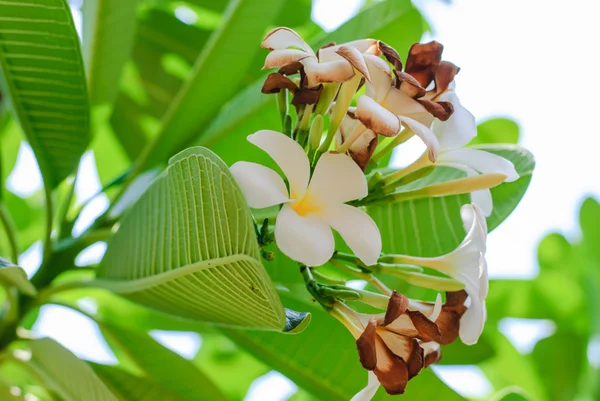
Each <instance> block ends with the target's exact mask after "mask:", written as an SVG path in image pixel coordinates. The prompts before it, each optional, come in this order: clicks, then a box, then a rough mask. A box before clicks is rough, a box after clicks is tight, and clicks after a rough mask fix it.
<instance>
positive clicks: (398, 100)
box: [382, 88, 433, 127]
mask: <svg viewBox="0 0 600 401" xmlns="http://www.w3.org/2000/svg"><path fill="white" fill-rule="evenodd" d="M382 105H383V107H385V108H386V109H388V110H389V111H391V112H392V113H394V114H398V115H401V116H407V117H410V118H412V119H413V120H417V121H419V122H420V123H421V124H424V125H426V126H428V127H429V126H430V125H431V122H432V121H433V116H432V115H431V114H430V113H429V112H428V111H427V109H426V108H425V107H423V105H421V103H419V102H417V101H416V100H415V99H413V98H412V97H410V96H408V95H407V94H406V93H404V92H403V91H401V90H400V89H396V88H391V89H390V91H389V93H388V95H387V97H386V99H385V101H384V102H383V103H382Z"/></svg>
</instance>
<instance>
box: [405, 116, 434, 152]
mask: <svg viewBox="0 0 600 401" xmlns="http://www.w3.org/2000/svg"><path fill="white" fill-rule="evenodd" d="M398 118H399V119H400V121H402V123H403V124H404V125H405V126H406V127H407V128H408V129H410V130H411V131H412V132H414V133H415V135H416V136H418V137H419V138H421V140H422V141H423V143H425V146H427V148H428V149H429V160H431V161H435V160H436V159H437V157H438V154H439V148H440V145H439V143H438V140H437V138H436V136H435V135H434V133H433V132H432V131H431V130H430V129H429V128H427V126H425V125H423V124H421V123H420V122H418V121H416V120H413V119H412V118H408V117H404V116H398Z"/></svg>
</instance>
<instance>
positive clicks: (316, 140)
mask: <svg viewBox="0 0 600 401" xmlns="http://www.w3.org/2000/svg"><path fill="white" fill-rule="evenodd" d="M323 125H324V123H323V116H322V115H320V114H317V116H316V117H315V119H314V120H313V122H312V124H311V126H310V134H309V135H308V144H309V146H310V149H315V150H316V149H318V148H319V145H320V144H321V138H322V137H323Z"/></svg>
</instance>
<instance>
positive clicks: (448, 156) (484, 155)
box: [439, 149, 519, 182]
mask: <svg viewBox="0 0 600 401" xmlns="http://www.w3.org/2000/svg"><path fill="white" fill-rule="evenodd" d="M439 159H440V161H441V162H442V163H455V164H462V165H465V166H468V167H470V168H472V169H474V170H477V171H479V172H480V173H483V174H504V175H506V179H505V181H506V182H512V181H515V180H518V179H519V173H517V171H516V170H515V166H514V165H513V164H512V163H511V162H510V161H509V160H507V159H505V158H504V157H502V156H498V155H495V154H493V153H490V152H486V151H485V150H479V149H453V150H449V151H446V152H442V153H441V154H440V157H439Z"/></svg>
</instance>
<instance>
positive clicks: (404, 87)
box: [394, 71, 427, 99]
mask: <svg viewBox="0 0 600 401" xmlns="http://www.w3.org/2000/svg"><path fill="white" fill-rule="evenodd" d="M394 73H395V74H396V88H398V89H400V90H401V91H402V92H404V93H406V94H407V95H408V96H410V97H412V98H413V99H417V98H420V97H423V96H425V94H426V93H427V91H426V90H425V88H423V87H422V86H421V84H420V83H419V81H417V80H416V79H415V78H414V77H413V76H412V75H410V74H407V73H405V72H402V71H394Z"/></svg>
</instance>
